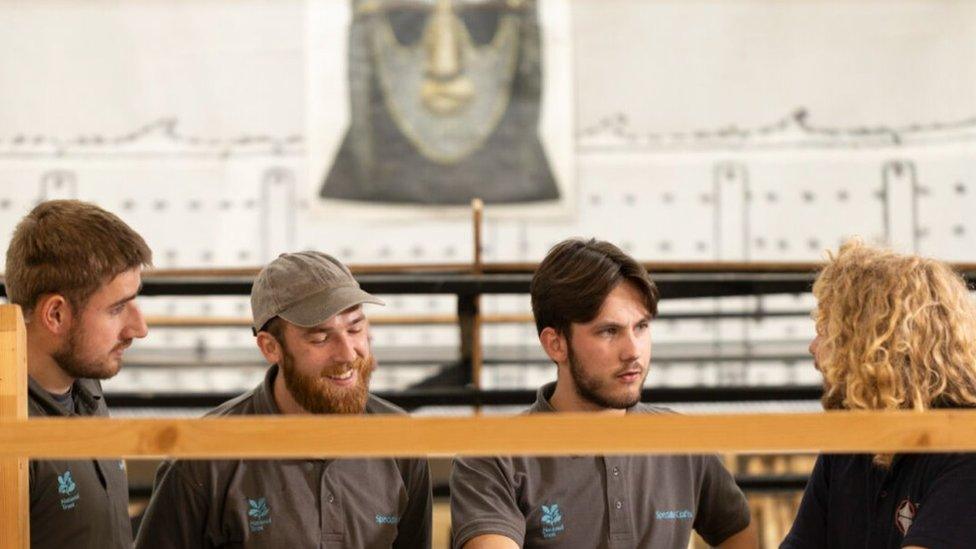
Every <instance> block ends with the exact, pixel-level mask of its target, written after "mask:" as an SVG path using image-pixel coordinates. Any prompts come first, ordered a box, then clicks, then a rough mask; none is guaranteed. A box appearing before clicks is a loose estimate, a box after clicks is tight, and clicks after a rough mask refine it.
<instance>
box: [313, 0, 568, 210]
mask: <svg viewBox="0 0 976 549" xmlns="http://www.w3.org/2000/svg"><path fill="white" fill-rule="evenodd" d="M307 9H308V13H307V17H306V22H307V30H306V32H307V47H306V55H307V62H308V70H307V72H306V75H307V80H308V82H307V93H308V95H307V103H306V104H307V136H308V155H309V162H308V170H309V173H308V174H307V176H308V177H307V179H308V185H309V196H310V197H311V201H312V203H314V204H315V205H316V208H317V209H318V210H319V211H320V212H323V213H325V214H326V215H329V216H332V215H336V214H340V215H341V214H349V215H354V216H363V215H366V216H382V217H384V218H389V217H390V216H391V215H392V216H394V217H399V216H404V217H416V216H439V215H456V214H458V213H460V212H466V211H467V210H468V207H469V204H470V202H471V200H472V199H473V198H480V199H482V200H483V201H484V202H485V204H486V205H487V206H489V208H488V212H489V214H490V215H503V216H508V215H512V216H519V215H523V216H532V217H539V216H540V215H541V216H553V215H560V214H565V213H567V212H568V211H570V208H571V207H572V205H573V203H574V196H573V195H574V187H575V169H574V147H573V144H574V134H575V129H574V117H573V111H574V109H573V97H574V94H573V89H574V85H573V81H572V70H571V64H572V52H571V50H570V36H571V33H570V13H569V2H568V0H503V1H495V0H310V1H309V3H308V8H307Z"/></svg>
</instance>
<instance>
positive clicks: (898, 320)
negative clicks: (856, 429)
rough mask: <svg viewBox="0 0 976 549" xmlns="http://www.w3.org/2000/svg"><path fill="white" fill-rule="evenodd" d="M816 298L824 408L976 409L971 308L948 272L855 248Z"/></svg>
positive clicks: (882, 461) (975, 332) (824, 275)
mask: <svg viewBox="0 0 976 549" xmlns="http://www.w3.org/2000/svg"><path fill="white" fill-rule="evenodd" d="M813 295H814V296H815V297H816V298H817V310H816V312H815V314H814V318H815V320H816V326H817V334H818V336H819V339H818V349H817V356H818V361H817V367H818V368H819V369H820V370H821V372H823V376H824V395H823V405H824V408H826V409H828V410H830V409H848V410H916V411H922V410H927V409H929V408H948V407H969V406H976V306H974V304H973V301H972V298H971V297H970V295H969V292H968V290H967V288H966V284H965V282H964V281H963V279H962V278H961V277H960V276H959V275H958V274H956V273H955V272H954V271H953V270H952V269H951V268H950V267H949V266H948V265H946V264H945V263H942V262H939V261H935V260H933V259H927V258H922V257H918V256H912V255H901V254H897V253H894V252H892V251H889V250H883V249H879V248H875V247H871V246H867V245H865V244H863V243H861V242H860V241H858V240H851V241H848V242H846V243H845V244H844V245H842V246H841V248H840V251H839V252H838V254H837V255H836V257H835V256H833V255H832V254H830V257H829V261H828V264H827V266H826V267H825V268H824V269H823V271H821V273H820V275H819V276H818V277H817V280H816V282H815V283H814V285H813ZM891 459H892V456H891V455H877V456H875V462H876V463H878V464H879V465H883V466H887V465H890V463H891Z"/></svg>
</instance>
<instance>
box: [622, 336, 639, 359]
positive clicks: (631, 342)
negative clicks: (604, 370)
mask: <svg viewBox="0 0 976 549" xmlns="http://www.w3.org/2000/svg"><path fill="white" fill-rule="evenodd" d="M643 346H644V338H643V337H642V336H641V335H640V334H637V333H636V332H634V331H633V330H631V331H629V332H627V334H626V335H625V336H624V337H623V338H621V343H620V360H621V361H622V362H633V361H635V360H637V359H638V358H640V354H641V349H642V348H643Z"/></svg>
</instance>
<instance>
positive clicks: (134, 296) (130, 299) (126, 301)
mask: <svg viewBox="0 0 976 549" xmlns="http://www.w3.org/2000/svg"><path fill="white" fill-rule="evenodd" d="M140 289H142V288H141V287H140ZM138 296H139V292H138V291H137V292H136V293H134V294H132V295H129V296H126V297H123V298H122V299H120V300H118V301H116V302H115V303H112V304H111V305H109V306H108V308H109V309H114V308H115V307H118V306H119V305H124V304H125V303H128V302H130V301H132V300H133V299H135V298H136V297H138Z"/></svg>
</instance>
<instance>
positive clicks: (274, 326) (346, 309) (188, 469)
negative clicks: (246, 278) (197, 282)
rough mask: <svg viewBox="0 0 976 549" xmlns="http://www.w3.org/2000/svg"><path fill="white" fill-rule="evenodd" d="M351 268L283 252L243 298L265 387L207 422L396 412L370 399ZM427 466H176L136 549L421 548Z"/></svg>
mask: <svg viewBox="0 0 976 549" xmlns="http://www.w3.org/2000/svg"><path fill="white" fill-rule="evenodd" d="M364 303H375V304H379V305H382V304H383V302H382V301H380V300H379V299H377V298H376V297H374V296H372V295H370V294H368V293H366V292H365V291H363V290H362V289H360V287H359V284H358V283H357V282H356V280H355V279H354V278H353V276H352V273H350V272H349V269H348V268H347V267H346V266H345V265H343V264H342V263H340V262H339V261H338V260H336V259H335V258H333V257H331V256H329V255H327V254H324V253H321V252H299V253H293V254H282V255H281V256H279V257H278V258H277V259H275V260H274V261H272V262H271V263H270V264H268V265H267V266H266V267H265V268H264V269H262V270H261V272H260V273H259V274H258V277H257V279H256V280H255V281H254V286H253V288H252V289H251V312H252V315H253V329H254V333H255V334H256V336H257V345H258V348H259V349H260V350H261V354H263V355H264V357H265V359H266V360H267V361H268V363H270V364H271V367H270V368H269V369H268V373H267V375H266V376H265V379H264V382H263V383H261V385H259V386H257V387H256V388H254V389H253V390H251V391H250V392H248V393H245V394H244V395H241V396H239V397H237V398H235V399H233V400H230V401H228V402H226V403H224V404H222V405H221V406H219V407H218V408H217V409H215V410H214V411H212V412H211V413H210V414H208V415H212V416H230V415H274V414H310V413H311V414H335V413H338V414H362V413H366V414H391V413H392V414H397V413H403V411H402V410H400V409H399V408H397V407H395V406H393V405H392V404H390V403H388V402H386V401H383V400H381V399H379V398H377V397H375V396H372V395H370V394H369V393H368V389H369V378H370V374H371V373H372V371H373V369H374V368H375V360H374V359H373V356H372V353H371V352H370V345H369V322H368V320H367V319H366V315H365V313H364V311H363V307H362V305H363V304H364ZM431 499H432V497H431V486H430V472H429V470H428V466H427V462H426V460H424V459H419V460H417V459H343V460H330V459H296V460H278V461H271V460H220V461H193V460H179V461H173V462H166V463H164V464H163V465H162V466H161V467H160V470H159V472H158V473H157V475H156V486H155V488H154V490H153V495H152V501H151V502H150V503H149V507H148V508H147V510H146V515H145V518H144V519H143V522H142V527H141V529H140V531H139V534H138V539H137V542H136V546H137V547H139V548H150V547H173V548H176V547H180V548H197V547H199V548H205V547H206V548H209V547H228V546H232V547H295V548H299V547H343V548H346V547H349V548H358V547H362V548H367V547H368V548H376V547H394V548H398V549H399V548H419V547H430V530H431V525H430V515H431Z"/></svg>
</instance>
